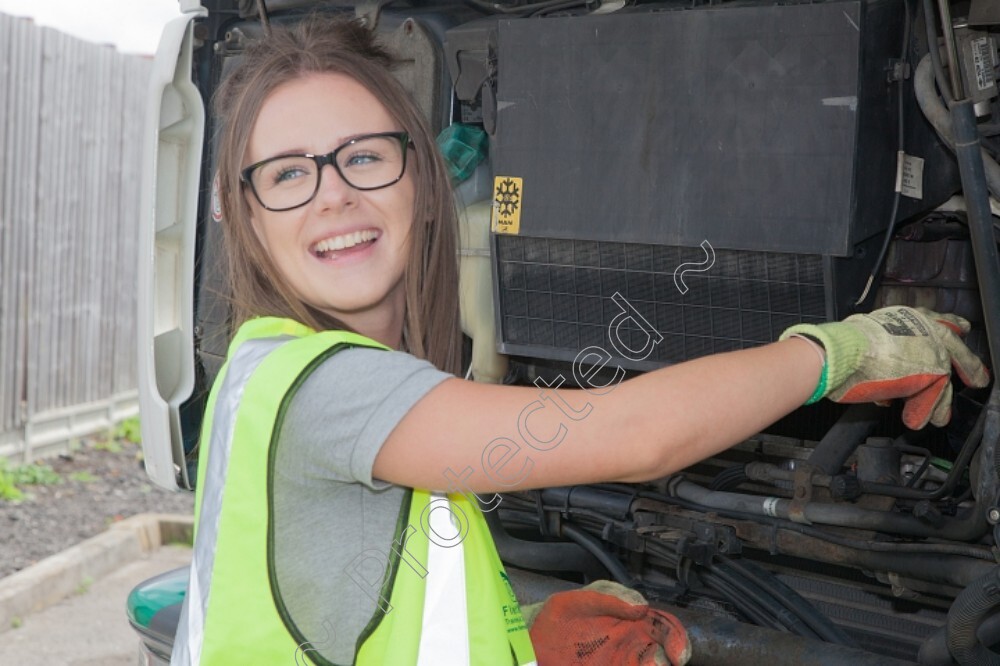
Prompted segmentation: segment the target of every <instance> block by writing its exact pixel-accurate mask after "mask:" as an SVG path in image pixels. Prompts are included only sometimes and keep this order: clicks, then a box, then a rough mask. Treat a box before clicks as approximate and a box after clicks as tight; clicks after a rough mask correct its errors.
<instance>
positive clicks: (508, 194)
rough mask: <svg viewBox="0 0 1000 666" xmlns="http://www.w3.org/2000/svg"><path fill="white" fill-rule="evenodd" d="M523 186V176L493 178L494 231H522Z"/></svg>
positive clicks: (513, 232) (511, 232) (510, 232)
mask: <svg viewBox="0 0 1000 666" xmlns="http://www.w3.org/2000/svg"><path fill="white" fill-rule="evenodd" d="M522 186H523V180H522V179H521V178H514V177H512V176H497V177H496V178H494V179H493V215H492V230H493V233H495V234H517V233H520V231H521V197H522V194H521V191H522V190H521V188H522Z"/></svg>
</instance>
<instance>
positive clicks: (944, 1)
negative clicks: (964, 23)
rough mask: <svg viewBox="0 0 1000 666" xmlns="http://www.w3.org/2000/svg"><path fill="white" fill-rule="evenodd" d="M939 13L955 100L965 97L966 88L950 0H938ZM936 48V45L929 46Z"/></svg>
mask: <svg viewBox="0 0 1000 666" xmlns="http://www.w3.org/2000/svg"><path fill="white" fill-rule="evenodd" d="M938 11H940V12H941V33H942V34H943V35H944V45H945V48H946V49H947V51H948V54H947V55H948V78H950V79H951V89H952V91H953V92H954V94H955V99H956V100H959V99H962V98H964V97H965V86H963V85H962V73H961V72H960V71H959V70H958V67H959V65H958V51H956V50H955V33H954V31H953V30H952V26H951V8H950V7H948V0H938ZM928 46H929V47H930V48H934V46H935V45H934V44H928Z"/></svg>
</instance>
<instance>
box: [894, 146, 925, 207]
mask: <svg viewBox="0 0 1000 666" xmlns="http://www.w3.org/2000/svg"><path fill="white" fill-rule="evenodd" d="M896 191H897V192H899V193H900V194H902V195H903V196H906V197H910V198H911V199H923V198H924V160H923V158H922V157H914V156H913V155H907V154H906V153H904V152H903V151H899V152H898V153H897V160H896Z"/></svg>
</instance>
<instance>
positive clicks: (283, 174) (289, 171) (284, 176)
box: [273, 167, 306, 184]
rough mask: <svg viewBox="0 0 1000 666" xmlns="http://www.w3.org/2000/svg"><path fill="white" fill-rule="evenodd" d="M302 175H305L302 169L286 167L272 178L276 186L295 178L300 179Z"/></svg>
mask: <svg viewBox="0 0 1000 666" xmlns="http://www.w3.org/2000/svg"><path fill="white" fill-rule="evenodd" d="M304 175H306V174H305V171H304V170H303V169H301V168H299V167H288V168H285V169H282V170H281V171H278V172H276V173H275V174H274V176H273V180H274V183H275V184H278V183H283V182H285V181H289V180H293V179H295V178H301V177H302V176H304Z"/></svg>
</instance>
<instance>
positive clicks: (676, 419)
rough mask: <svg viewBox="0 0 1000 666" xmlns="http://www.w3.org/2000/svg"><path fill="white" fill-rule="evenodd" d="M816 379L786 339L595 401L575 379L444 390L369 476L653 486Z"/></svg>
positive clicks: (776, 414)
mask: <svg viewBox="0 0 1000 666" xmlns="http://www.w3.org/2000/svg"><path fill="white" fill-rule="evenodd" d="M822 367H823V364H822V357H821V356H819V355H818V354H817V347H815V346H814V345H813V344H812V343H810V342H808V341H806V340H803V339H800V338H792V339H789V340H785V341H782V342H777V343H774V344H770V345H766V346H764V347H758V348H755V349H749V350H744V351H738V352H730V353H724V354H717V355H713V356H707V357H703V358H699V359H695V360H692V361H688V362H685V363H680V364H677V365H673V366H669V367H666V368H662V369H660V370H656V371H653V372H649V373H646V374H644V375H641V376H639V377H636V378H633V379H630V380H627V381H623V382H621V383H619V384H617V385H611V386H609V387H607V388H605V389H598V390H592V391H584V390H580V389H579V388H570V386H576V383H575V382H574V380H573V379H572V378H568V379H567V381H566V382H565V384H564V385H563V387H561V388H558V389H556V388H554V387H553V388H544V387H541V388H536V387H513V386H497V385H486V384H476V383H473V382H468V381H463V380H460V379H450V380H447V381H445V382H443V383H442V384H440V385H439V386H438V387H436V388H435V389H433V390H432V391H431V392H430V393H428V394H427V395H426V396H425V397H424V398H423V399H421V400H420V402H418V403H417V404H416V405H415V406H414V407H413V409H411V410H410V412H409V413H408V414H407V416H406V417H404V418H403V420H402V421H401V422H400V423H399V425H398V426H397V427H396V428H395V430H394V431H393V432H392V434H391V435H390V436H389V438H388V439H387V440H386V442H385V444H384V445H383V447H382V449H381V451H380V453H379V454H378V457H377V458H376V460H375V467H374V476H375V477H377V478H379V479H383V480H386V481H390V482H393V483H396V484H400V485H405V486H411V487H419V488H431V489H448V488H449V486H450V487H452V488H461V487H463V486H464V487H465V488H467V489H469V490H473V491H475V492H481V491H486V492H496V491H505V490H514V489H527V488H539V487H549V486H562V485H571V484H581V483H596V482H601V481H640V480H646V479H653V478H657V477H660V476H664V475H666V474H669V473H672V472H676V471H678V470H681V469H683V468H685V467H687V466H689V465H691V464H692V463H694V462H697V461H699V460H702V459H704V458H707V457H709V456H711V455H713V454H715V453H718V452H719V451H721V450H723V449H725V448H727V447H729V446H731V445H733V444H735V443H738V442H740V441H742V440H743V439H745V438H747V437H749V436H751V435H753V434H754V433H756V432H759V431H760V430H761V429H763V428H764V427H766V426H767V425H769V424H771V423H773V422H774V421H776V420H777V419H779V418H781V417H782V416H784V415H785V414H788V413H789V412H791V411H792V410H794V409H795V408H796V407H798V406H800V405H801V404H803V403H804V402H805V401H806V400H807V399H808V398H809V397H810V395H812V394H813V392H814V390H815V389H816V386H817V382H818V381H819V378H820V373H821V370H822ZM584 382H585V380H584Z"/></svg>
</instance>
